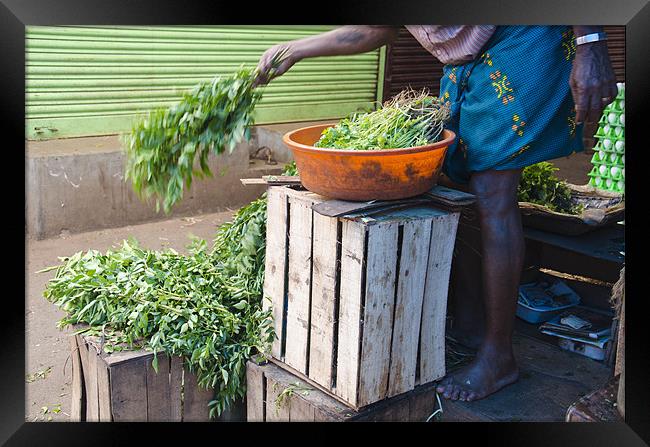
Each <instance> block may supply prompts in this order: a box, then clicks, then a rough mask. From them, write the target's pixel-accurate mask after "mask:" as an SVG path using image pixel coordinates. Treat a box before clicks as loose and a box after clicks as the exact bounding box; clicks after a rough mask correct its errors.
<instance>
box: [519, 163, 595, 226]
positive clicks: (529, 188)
mask: <svg viewBox="0 0 650 447" xmlns="http://www.w3.org/2000/svg"><path fill="white" fill-rule="evenodd" d="M556 171H558V168H556V167H555V166H553V165H552V164H551V163H548V162H545V161H544V162H541V163H537V164H534V165H531V166H527V167H526V168H524V169H523V172H522V174H521V180H520V182H519V187H518V189H517V199H518V200H519V201H520V202H530V203H536V204H538V205H542V206H545V207H546V208H548V209H550V210H551V211H557V212H564V213H568V214H580V213H581V212H582V210H583V206H582V205H579V204H575V203H574V202H573V201H572V200H571V189H570V188H569V187H568V186H567V184H566V182H564V181H562V180H560V179H559V178H557V176H556V175H555V172H556Z"/></svg>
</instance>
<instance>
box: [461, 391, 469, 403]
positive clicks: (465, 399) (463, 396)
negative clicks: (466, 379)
mask: <svg viewBox="0 0 650 447" xmlns="http://www.w3.org/2000/svg"><path fill="white" fill-rule="evenodd" d="M468 395H469V393H468V392H467V390H461V391H460V396H459V399H460V400H462V401H463V402H465V401H467V396H468Z"/></svg>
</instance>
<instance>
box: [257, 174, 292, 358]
mask: <svg viewBox="0 0 650 447" xmlns="http://www.w3.org/2000/svg"><path fill="white" fill-rule="evenodd" d="M284 189H285V188H282V187H272V188H269V189H268V192H267V216H268V217H267V220H266V221H267V224H266V257H265V265H264V272H265V273H264V300H263V301H262V308H263V309H264V310H267V309H269V308H271V309H272V311H273V327H274V330H275V334H276V338H275V339H274V341H273V345H272V347H271V355H273V356H274V357H276V358H281V352H280V351H281V346H282V339H281V337H282V321H283V320H282V314H283V310H284V296H285V289H286V285H285V277H284V275H285V266H286V249H287V247H286V238H287V231H288V228H287V211H288V210H287V198H286V195H285V194H284V192H283V191H284Z"/></svg>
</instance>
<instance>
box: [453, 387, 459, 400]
mask: <svg viewBox="0 0 650 447" xmlns="http://www.w3.org/2000/svg"><path fill="white" fill-rule="evenodd" d="M459 394H460V388H459V387H457V386H455V387H454V389H453V391H452V392H451V400H458V395H459Z"/></svg>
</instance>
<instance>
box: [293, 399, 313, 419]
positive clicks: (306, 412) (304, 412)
mask: <svg viewBox="0 0 650 447" xmlns="http://www.w3.org/2000/svg"><path fill="white" fill-rule="evenodd" d="M289 420H290V421H291V422H314V407H313V405H310V404H309V402H307V401H306V400H304V399H303V398H302V397H300V396H299V395H295V394H294V395H293V396H291V404H290V405H289Z"/></svg>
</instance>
